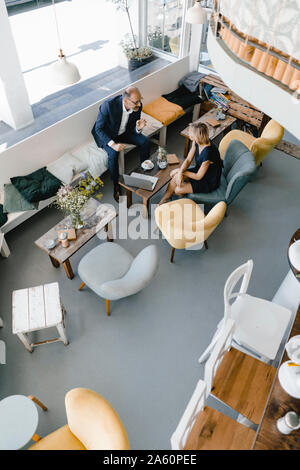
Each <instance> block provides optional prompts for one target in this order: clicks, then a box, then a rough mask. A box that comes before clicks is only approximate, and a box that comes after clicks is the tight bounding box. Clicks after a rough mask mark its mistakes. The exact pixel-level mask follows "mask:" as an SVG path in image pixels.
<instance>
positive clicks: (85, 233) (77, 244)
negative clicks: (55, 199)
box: [34, 199, 117, 279]
mask: <svg viewBox="0 0 300 470" xmlns="http://www.w3.org/2000/svg"><path fill="white" fill-rule="evenodd" d="M85 213H86V214H88V213H90V214H91V215H90V218H89V219H88V218H87V219H86V225H91V226H90V227H88V226H85V227H83V228H81V229H76V236H77V238H76V240H69V246H68V248H63V246H62V245H61V243H59V242H57V245H56V246H55V247H54V248H53V249H51V250H49V249H48V248H46V246H45V243H46V242H47V240H56V241H57V240H58V236H57V230H61V229H64V228H68V226H69V225H70V217H69V216H68V217H65V218H64V219H63V220H62V221H61V222H59V223H58V224H56V225H55V226H54V227H52V228H51V229H50V230H48V232H47V233H45V234H44V235H42V236H41V237H40V238H39V239H38V240H36V241H35V242H34V243H35V245H36V246H37V247H39V248H40V249H41V250H43V251H45V252H46V253H47V254H48V256H49V258H50V260H51V263H52V264H53V266H54V267H55V268H58V267H59V266H60V265H61V264H62V265H63V267H64V269H65V272H66V275H67V277H68V278H69V279H73V277H74V274H73V270H72V266H71V263H70V257H71V256H72V255H74V253H76V252H77V251H78V250H79V249H80V248H81V247H82V246H83V245H85V244H86V243H87V242H88V241H89V240H90V239H91V238H93V237H94V236H95V235H96V233H97V232H99V231H100V230H102V229H104V230H105V231H106V232H107V240H108V241H113V239H112V235H111V233H112V232H111V222H112V220H113V219H114V218H115V217H117V212H116V211H115V209H114V208H113V207H112V206H106V205H105V204H101V203H100V202H98V201H96V200H95V199H90V200H89V202H88V205H87V207H86V209H85ZM89 220H90V221H91V222H90V223H89Z"/></svg>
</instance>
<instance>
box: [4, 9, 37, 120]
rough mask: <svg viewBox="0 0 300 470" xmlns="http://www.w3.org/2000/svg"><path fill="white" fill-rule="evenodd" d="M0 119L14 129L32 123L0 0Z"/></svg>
mask: <svg viewBox="0 0 300 470" xmlns="http://www.w3.org/2000/svg"><path fill="white" fill-rule="evenodd" d="M0 45H1V47H0V119H1V120H2V121H4V122H6V123H7V124H9V125H10V126H11V127H13V128H14V129H21V128H22V127H25V126H27V125H29V124H31V123H32V122H33V114H32V111H31V106H30V103H29V99H28V93H27V90H26V88H25V82H24V78H23V74H22V71H21V67H20V63H19V58H18V55H17V50H16V46H15V43H14V39H13V36H12V31H11V28H10V24H9V19H8V15H7V10H6V6H5V1H4V0H0Z"/></svg>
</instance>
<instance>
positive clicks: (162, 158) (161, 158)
mask: <svg viewBox="0 0 300 470" xmlns="http://www.w3.org/2000/svg"><path fill="white" fill-rule="evenodd" d="M157 164H158V166H159V168H160V169H161V170H163V169H164V168H166V167H167V165H168V156H167V151H166V149H164V148H163V147H158V151H157Z"/></svg>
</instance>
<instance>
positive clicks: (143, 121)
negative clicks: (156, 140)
mask: <svg viewBox="0 0 300 470" xmlns="http://www.w3.org/2000/svg"><path fill="white" fill-rule="evenodd" d="M146 125H147V121H146V119H139V120H138V121H136V128H137V130H138V131H141V130H142V129H144V127H145V126H146Z"/></svg>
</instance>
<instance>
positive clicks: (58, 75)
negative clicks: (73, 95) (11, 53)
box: [50, 0, 81, 86]
mask: <svg viewBox="0 0 300 470" xmlns="http://www.w3.org/2000/svg"><path fill="white" fill-rule="evenodd" d="M52 5H53V11H54V17H55V24H56V31H57V40H58V44H59V56H58V60H57V61H56V62H55V63H54V64H53V65H51V67H50V76H51V80H52V83H53V84H54V85H58V86H67V85H73V84H74V83H76V82H78V81H79V80H80V79H81V76H80V73H79V71H78V69H77V67H76V65H74V64H72V63H71V62H68V61H67V59H66V56H65V55H64V53H63V51H62V48H61V40H60V34H59V29H58V21H57V16H56V9H55V3H54V0H52Z"/></svg>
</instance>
